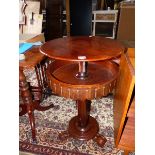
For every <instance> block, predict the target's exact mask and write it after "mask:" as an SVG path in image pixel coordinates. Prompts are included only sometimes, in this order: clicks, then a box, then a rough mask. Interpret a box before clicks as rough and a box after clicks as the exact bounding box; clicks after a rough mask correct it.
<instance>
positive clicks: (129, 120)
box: [114, 48, 135, 151]
mask: <svg viewBox="0 0 155 155" xmlns="http://www.w3.org/2000/svg"><path fill="white" fill-rule="evenodd" d="M134 68H135V49H134V48H129V49H128V50H127V52H126V53H123V54H122V56H121V61H120V75H119V78H118V81H117V84H116V92H115V96H114V136H115V145H116V147H118V148H121V149H124V150H125V151H134V149H135V138H134V137H135V135H134V134H135V131H134V104H135V103H134V100H133V97H134V87H135V72H134ZM131 113H132V114H131Z"/></svg>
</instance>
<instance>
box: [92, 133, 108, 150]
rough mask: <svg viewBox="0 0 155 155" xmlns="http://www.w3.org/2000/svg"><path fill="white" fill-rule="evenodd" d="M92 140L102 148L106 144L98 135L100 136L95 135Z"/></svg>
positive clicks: (102, 137)
mask: <svg viewBox="0 0 155 155" xmlns="http://www.w3.org/2000/svg"><path fill="white" fill-rule="evenodd" d="M93 140H94V141H95V142H96V143H97V145H98V146H100V147H103V146H104V145H105V143H106V142H107V139H106V138H105V137H104V136H102V135H100V134H97V135H96V136H95V138H94V139H93Z"/></svg>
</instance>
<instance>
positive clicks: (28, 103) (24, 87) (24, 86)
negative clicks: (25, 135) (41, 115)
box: [19, 69, 36, 141]
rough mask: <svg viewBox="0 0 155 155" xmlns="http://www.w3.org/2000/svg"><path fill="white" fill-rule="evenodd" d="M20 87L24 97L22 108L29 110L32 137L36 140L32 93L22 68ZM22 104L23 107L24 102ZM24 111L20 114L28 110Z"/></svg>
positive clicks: (20, 71)
mask: <svg viewBox="0 0 155 155" xmlns="http://www.w3.org/2000/svg"><path fill="white" fill-rule="evenodd" d="M19 88H20V92H21V97H22V99H23V102H24V104H23V109H22V110H24V111H27V113H28V116H29V120H30V125H31V130H32V139H33V140H34V141H36V132H35V120H34V113H33V100H32V95H31V93H30V91H29V85H28V83H27V82H26V78H25V76H24V73H23V71H22V70H21V69H20V70H19ZM20 106H21V108H22V104H21V105H20ZM24 111H21V113H20V115H23V114H25V113H26V112H24Z"/></svg>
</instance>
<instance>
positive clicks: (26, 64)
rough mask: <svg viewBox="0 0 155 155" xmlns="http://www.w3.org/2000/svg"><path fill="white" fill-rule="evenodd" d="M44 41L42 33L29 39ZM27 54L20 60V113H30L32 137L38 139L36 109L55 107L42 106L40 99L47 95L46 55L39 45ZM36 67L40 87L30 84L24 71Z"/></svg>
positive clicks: (30, 40)
mask: <svg viewBox="0 0 155 155" xmlns="http://www.w3.org/2000/svg"><path fill="white" fill-rule="evenodd" d="M36 41H44V37H43V36H42V35H38V36H36V37H34V38H31V39H29V40H27V42H36ZM24 55H25V60H22V61H20V62H19V69H20V72H19V73H20V75H19V82H20V84H19V86H20V92H21V98H22V101H23V102H22V103H20V112H19V115H20V116H22V115H25V114H26V113H28V116H29V120H30V125H31V130H32V139H33V140H34V141H36V132H35V119H34V114H33V112H34V110H39V111H45V110H48V109H50V108H52V107H53V104H51V105H49V106H41V105H40V101H41V100H42V99H43V98H45V97H47V94H48V93H49V92H47V88H48V86H47V78H46V74H45V70H46V66H45V63H44V61H45V59H46V56H45V55H43V54H41V53H40V52H39V47H33V48H31V49H30V50H28V51H27V52H26V53H24ZM28 68H35V70H36V75H37V80H38V87H34V86H30V85H29V84H28V82H27V81H26V77H25V75H24V73H23V70H24V69H28Z"/></svg>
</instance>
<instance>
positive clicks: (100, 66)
mask: <svg viewBox="0 0 155 155" xmlns="http://www.w3.org/2000/svg"><path fill="white" fill-rule="evenodd" d="M123 51H124V47H123V46H122V45H121V44H120V43H119V42H117V41H115V40H111V39H107V38H103V37H87V36H84V37H69V38H60V39H55V40H52V41H49V42H46V43H45V44H44V45H42V46H41V48H40V52H41V53H43V54H45V55H46V56H48V57H50V58H52V59H55V60H54V61H53V62H52V63H51V64H50V65H49V67H48V70H47V77H48V81H49V85H50V87H51V88H52V90H53V92H54V93H55V94H58V95H60V96H63V97H65V98H71V99H73V100H76V102H77V105H78V116H75V117H73V118H72V119H71V120H70V122H69V127H68V130H67V131H68V132H67V133H68V135H69V136H71V137H74V138H78V139H80V140H89V139H92V138H93V139H94V140H95V141H96V142H97V143H98V144H99V145H100V146H103V145H104V144H105V142H106V139H105V138H104V137H102V136H100V135H99V134H98V131H99V125H98V123H97V121H96V120H95V119H94V118H93V117H91V116H90V115H89V112H90V103H91V101H90V100H92V99H94V98H95V99H96V98H100V97H102V96H106V95H108V94H109V93H110V92H112V90H113V88H114V87H115V84H116V79H117V76H118V71H119V68H118V65H117V64H116V63H114V62H113V61H111V59H113V58H117V57H118V56H120V54H121V52H123ZM103 60H104V61H103Z"/></svg>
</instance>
